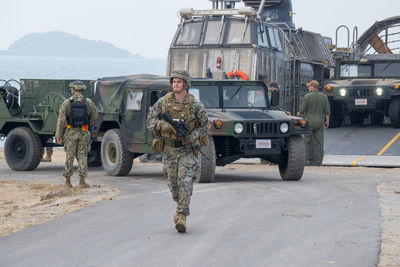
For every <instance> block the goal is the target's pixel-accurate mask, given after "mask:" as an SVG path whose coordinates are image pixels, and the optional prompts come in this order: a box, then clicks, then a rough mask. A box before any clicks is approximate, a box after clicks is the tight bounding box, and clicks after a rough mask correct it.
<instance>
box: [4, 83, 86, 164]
mask: <svg viewBox="0 0 400 267" xmlns="http://www.w3.org/2000/svg"><path fill="white" fill-rule="evenodd" d="M72 81H73V80H40V79H21V80H20V81H16V80H9V81H5V80H0V98H1V99H0V136H2V137H5V136H7V139H6V141H5V144H4V154H5V159H6V162H7V164H8V166H9V167H10V168H11V169H13V170H18V171H30V170H34V169H35V168H36V167H37V166H38V165H39V163H40V160H41V159H42V156H43V147H53V146H57V145H56V144H55V140H54V135H55V129H56V124H57V117H58V112H59V109H60V107H61V104H62V102H63V101H64V100H66V99H67V98H68V97H69V96H71V90H70V89H69V83H70V82H72ZM84 83H85V84H86V86H87V87H88V88H90V81H84ZM83 94H84V95H85V96H87V97H89V96H91V91H90V90H87V91H85V92H84V93H83Z"/></svg>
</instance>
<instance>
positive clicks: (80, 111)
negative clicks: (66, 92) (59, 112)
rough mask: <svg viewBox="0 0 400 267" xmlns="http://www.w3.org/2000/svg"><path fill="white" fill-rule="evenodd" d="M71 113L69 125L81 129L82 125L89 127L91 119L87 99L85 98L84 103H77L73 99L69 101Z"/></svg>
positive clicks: (68, 120)
mask: <svg viewBox="0 0 400 267" xmlns="http://www.w3.org/2000/svg"><path fill="white" fill-rule="evenodd" d="M69 103H70V107H71V113H70V115H69V116H67V122H68V125H71V126H72V127H81V126H82V125H88V124H89V122H90V117H89V114H88V112H87V106H86V97H83V99H82V102H80V101H77V102H75V101H74V100H73V99H72V98H70V100H69Z"/></svg>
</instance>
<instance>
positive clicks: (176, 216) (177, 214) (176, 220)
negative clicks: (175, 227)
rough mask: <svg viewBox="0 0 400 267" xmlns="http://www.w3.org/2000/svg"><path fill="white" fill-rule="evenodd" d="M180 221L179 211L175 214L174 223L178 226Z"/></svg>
mask: <svg viewBox="0 0 400 267" xmlns="http://www.w3.org/2000/svg"><path fill="white" fill-rule="evenodd" d="M178 221H179V213H178V212H177V211H175V214H174V223H175V224H176V223H177V222H178Z"/></svg>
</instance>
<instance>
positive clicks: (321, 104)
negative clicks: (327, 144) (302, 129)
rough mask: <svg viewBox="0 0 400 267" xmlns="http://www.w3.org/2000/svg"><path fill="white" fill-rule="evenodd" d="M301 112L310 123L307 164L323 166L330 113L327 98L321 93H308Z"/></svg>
mask: <svg viewBox="0 0 400 267" xmlns="http://www.w3.org/2000/svg"><path fill="white" fill-rule="evenodd" d="M299 112H300V114H301V115H302V116H303V117H304V118H305V119H307V120H308V121H309V122H310V130H311V134H305V135H304V144H305V148H306V161H307V162H306V164H307V165H315V164H316V165H321V164H322V160H323V158H324V126H325V118H326V115H329V113H330V108H329V102H328V98H327V96H326V95H325V94H323V93H321V92H319V91H314V92H310V93H307V94H306V95H305V96H304V100H303V102H302V103H301V105H300V109H299Z"/></svg>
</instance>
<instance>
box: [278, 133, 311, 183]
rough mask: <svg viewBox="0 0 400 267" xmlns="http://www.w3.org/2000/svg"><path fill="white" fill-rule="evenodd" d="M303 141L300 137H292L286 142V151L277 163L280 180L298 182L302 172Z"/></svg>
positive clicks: (303, 157)
mask: <svg viewBox="0 0 400 267" xmlns="http://www.w3.org/2000/svg"><path fill="white" fill-rule="evenodd" d="M304 159H305V150H304V141H303V137H302V136H301V135H296V136H292V137H290V138H289V140H288V150H287V152H285V154H284V155H283V160H282V161H281V162H280V163H279V173H280V174H281V177H282V180H287V181H299V180H300V179H301V176H302V175H303V171H304Z"/></svg>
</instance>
